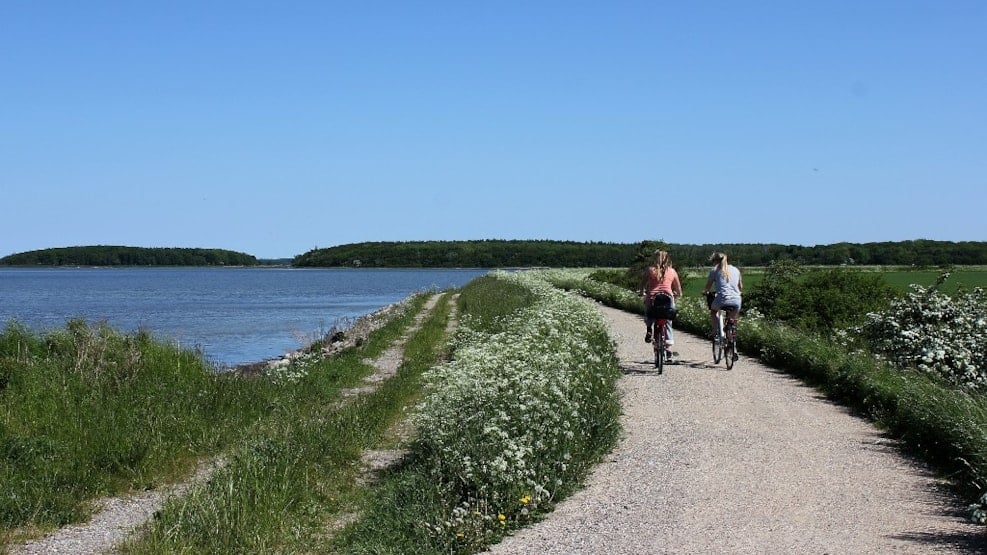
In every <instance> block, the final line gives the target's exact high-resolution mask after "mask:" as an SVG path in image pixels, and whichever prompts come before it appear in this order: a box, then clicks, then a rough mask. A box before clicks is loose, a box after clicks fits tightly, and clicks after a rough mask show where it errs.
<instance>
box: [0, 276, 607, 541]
mask: <svg viewBox="0 0 987 555" xmlns="http://www.w3.org/2000/svg"><path fill="white" fill-rule="evenodd" d="M449 298H450V296H449V295H446V296H444V297H443V299H442V300H441V301H440V302H439V304H438V306H437V308H436V309H435V310H434V311H433V312H432V313H431V314H430V315H429V317H428V318H427V319H426V320H425V322H424V323H423V325H422V326H421V328H420V330H419V331H418V332H417V333H415V334H414V335H413V336H412V337H411V338H410V339H409V340H408V342H407V343H406V346H405V355H404V360H403V362H402V364H401V367H400V369H399V371H398V374H397V376H395V377H393V378H391V379H389V380H387V381H386V382H384V383H383V384H381V385H380V387H379V388H378V389H377V390H375V391H374V392H370V393H365V394H363V395H360V396H358V397H356V398H354V399H352V400H350V401H349V402H340V401H341V397H340V391H341V389H342V388H346V387H353V386H355V385H359V383H360V381H361V379H362V377H363V376H365V375H367V374H368V373H369V372H371V371H372V369H371V368H370V367H369V366H368V365H367V363H366V362H365V361H366V360H367V359H371V358H373V357H375V356H377V355H379V354H380V353H382V352H383V350H384V349H385V348H386V347H387V346H389V345H390V344H392V343H393V342H394V341H395V340H396V339H397V337H398V336H399V335H400V334H401V333H402V332H403V331H404V330H406V329H407V327H408V326H409V325H410V322H411V319H412V317H413V316H414V314H415V313H416V312H418V311H419V310H420V307H421V306H422V302H423V299H421V298H417V299H415V300H414V302H413V303H412V305H413V306H412V307H411V308H410V309H409V310H408V311H407V312H406V313H404V314H402V315H401V316H399V317H398V318H396V319H395V320H394V321H392V322H390V323H389V324H388V325H387V326H385V327H384V328H382V329H381V330H379V331H377V332H375V333H373V334H372V335H371V337H370V339H369V340H368V341H366V342H365V343H364V344H363V345H361V346H360V347H358V348H355V349H352V350H350V351H347V352H344V353H342V354H340V355H337V356H336V357H333V358H330V359H325V360H314V361H305V360H303V361H301V362H299V363H298V365H296V366H293V367H292V368H289V369H287V370H286V371H284V372H283V373H281V374H279V375H278V376H275V377H273V379H269V378H265V377H260V378H253V379H240V378H232V377H217V376H215V375H213V373H212V369H211V368H208V367H207V366H206V365H204V364H203V363H202V361H201V359H200V358H198V357H197V356H195V355H194V354H193V353H189V352H183V351H178V350H177V349H173V348H171V347H169V346H167V345H161V344H159V343H156V342H154V341H153V340H151V338H149V337H146V336H136V337H128V336H121V335H118V334H115V333H113V332H111V331H110V330H105V329H102V328H97V329H92V328H89V327H87V326H82V325H75V326H74V328H71V329H69V330H66V331H65V332H60V333H57V334H54V335H53V336H46V337H33V336H31V335H30V334H26V333H25V332H24V331H23V330H17V329H14V330H8V331H7V332H6V334H5V335H4V336H3V340H2V349H3V350H2V351H0V361H2V362H0V364H2V366H0V368H2V369H3V376H4V377H5V379H6V380H7V381H6V382H4V386H3V393H2V394H0V395H2V397H0V410H2V412H0V423H2V425H3V428H2V429H0V432H2V436H0V439H2V444H3V446H4V451H3V453H2V455H3V457H4V458H3V459H2V464H3V471H4V472H3V474H2V475H0V479H2V480H3V483H2V484H0V486H2V488H3V490H4V491H8V492H13V493H11V494H10V495H8V496H7V498H6V504H5V505H4V508H3V510H4V512H3V514H2V518H3V519H4V521H3V526H4V528H3V530H4V538H5V541H6V542H10V541H11V539H12V538H11V535H12V534H13V535H14V536H20V537H23V536H24V535H25V534H30V533H32V530H39V529H45V528H50V527H54V526H59V525H62V524H64V523H66V522H71V521H77V520H79V519H81V518H83V517H84V515H85V509H84V507H85V500H87V499H90V498H92V497H94V496H98V495H104V494H112V493H117V492H122V491H126V490H128V489H133V488H142V487H146V486H155V485H159V484H162V483H165V482H167V481H169V480H171V479H174V478H177V477H180V476H183V475H185V474H187V473H188V472H189V471H190V469H191V468H192V467H193V466H194V464H195V462H196V461H197V460H199V459H200V458H201V457H206V456H211V455H217V454H222V458H223V459H224V460H225V461H226V464H225V465H224V466H222V467H221V468H219V469H218V470H217V471H216V472H215V473H214V474H213V476H212V477H211V478H210V479H209V481H208V482H207V483H204V484H201V485H199V486H196V487H193V488H192V489H191V490H190V491H189V493H188V494H187V495H185V496H184V497H182V498H177V499H173V500H172V501H171V502H169V504H168V505H167V506H166V507H165V508H164V509H163V510H162V511H160V513H159V514H158V515H157V518H156V519H155V520H154V521H153V522H152V523H151V525H150V526H149V528H148V530H147V531H146V533H145V534H144V535H143V537H142V538H140V539H139V540H136V541H135V542H134V543H131V544H129V545H128V546H125V551H127V552H130V553H174V552H195V553H221V552H222V553H229V552H311V551H326V550H330V549H331V550H335V551H339V552H368V551H373V552H401V553H407V552H423V553H445V552H450V551H452V552H470V551H474V550H476V549H478V548H479V547H481V546H483V545H487V544H488V543H490V542H491V541H494V540H495V539H496V538H498V537H499V536H500V535H501V534H503V533H505V532H506V531H507V530H510V529H511V528H513V527H516V526H520V525H523V524H524V523H526V522H529V521H531V520H532V519H535V518H537V516H538V515H539V514H541V513H542V512H544V511H546V510H549V509H550V508H551V507H552V505H553V504H554V502H556V501H557V500H558V499H560V498H562V497H564V496H565V495H567V494H568V493H569V492H571V491H573V490H575V489H576V487H578V483H579V482H580V481H581V480H582V479H583V477H584V476H585V473H586V471H587V470H588V468H589V467H590V466H591V465H592V464H593V462H595V461H596V460H598V458H599V457H600V456H601V455H602V453H603V452H605V451H607V450H608V449H609V448H610V446H612V445H613V443H614V442H615V441H616V434H617V431H618V430H617V427H618V425H619V424H618V415H619V407H618V403H617V398H616V393H615V388H614V385H615V382H616V377H617V376H618V374H619V372H618V370H617V365H616V358H615V355H614V353H613V347H612V344H611V343H610V342H609V339H608V338H607V336H606V331H605V326H604V324H603V322H602V319H601V318H600V317H599V315H598V314H597V313H596V312H595V311H594V310H593V308H592V306H591V305H590V303H588V302H587V301H583V300H580V299H576V298H573V297H571V296H569V295H565V294H563V293H561V292H559V291H557V290H555V289H553V288H552V287H550V286H548V285H547V284H545V283H544V282H540V281H537V280H534V281H533V280H529V279H526V278H521V277H512V276H508V275H506V274H504V275H500V276H498V277H487V278H481V279H480V280H477V281H475V282H474V283H472V284H470V285H469V286H467V287H466V288H464V290H463V292H462V296H461V297H460V311H461V316H460V318H461V324H460V327H459V332H457V334H456V337H455V340H454V341H453V342H452V343H451V347H450V344H449V343H448V342H447V339H448V338H447V336H446V325H447V322H448V319H449V318H450V312H451V306H450V303H449V302H448V301H449ZM449 348H451V349H452V355H453V358H452V360H451V361H450V362H447V363H445V364H440V365H438V366H436V361H438V360H443V359H445V358H446V357H447V356H448V354H449V352H448V349H449ZM423 376H424V377H423ZM419 401H421V403H420V408H419V409H418V410H415V411H413V412H414V419H413V423H414V425H415V426H416V427H417V429H419V430H422V433H421V434H420V436H419V437H418V439H417V440H414V441H412V442H411V443H410V444H408V443H406V442H404V440H402V439H401V437H400V436H396V435H394V433H393V432H394V430H395V426H397V425H398V424H399V423H400V422H402V421H404V420H406V419H407V416H408V412H406V409H409V407H411V406H412V405H415V404H416V403H418V402H419ZM59 407H70V408H66V409H63V408H59ZM397 446H402V447H406V448H408V449H410V454H409V455H408V456H407V457H405V459H404V462H403V463H402V464H400V465H399V466H397V467H396V468H394V469H393V470H391V471H388V472H386V473H385V474H384V475H383V476H382V477H381V479H380V481H376V482H370V483H367V482H365V481H363V480H362V479H361V478H362V473H361V464H360V456H361V453H362V452H365V451H366V450H370V449H381V448H391V447H397ZM36 469H45V470H42V471H41V472H34V473H33V474H32V470H36ZM18 488H20V489H18ZM67 493H70V494H71V495H68V494H67Z"/></svg>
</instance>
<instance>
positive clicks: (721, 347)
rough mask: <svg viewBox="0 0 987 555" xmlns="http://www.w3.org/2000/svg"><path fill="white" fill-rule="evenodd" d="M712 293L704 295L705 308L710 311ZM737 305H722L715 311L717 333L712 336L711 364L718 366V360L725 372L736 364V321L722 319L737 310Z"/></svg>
mask: <svg viewBox="0 0 987 555" xmlns="http://www.w3.org/2000/svg"><path fill="white" fill-rule="evenodd" d="M715 296H716V295H715V294H714V293H712V292H710V293H707V294H706V307H707V308H709V309H710V310H712V305H713V298H714V297H715ZM738 309H739V307H738V306H737V305H723V306H722V307H720V309H719V310H717V311H716V320H717V331H716V334H715V335H714V336H713V340H712V346H713V364H719V363H720V359H722V360H723V362H724V364H726V367H727V370H732V369H733V364H734V363H735V362H737V358H738V355H737V319H736V318H729V317H724V313H726V312H732V311H734V310H738Z"/></svg>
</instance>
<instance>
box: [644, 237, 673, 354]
mask: <svg viewBox="0 0 987 555" xmlns="http://www.w3.org/2000/svg"><path fill="white" fill-rule="evenodd" d="M638 293H639V294H640V295H643V296H644V323H645V325H647V327H648V331H647V333H645V335H644V341H645V343H651V328H652V326H653V325H654V323H655V320H656V319H657V318H655V317H654V313H653V312H652V306H653V305H652V303H653V302H654V299H655V297H656V296H657V295H667V296H668V297H669V300H670V302H671V307H672V308H675V297H681V296H682V283H681V282H680V281H679V274H678V272H676V271H675V268H673V267H672V257H671V256H669V254H668V251H663V250H660V249H659V250H656V251H655V252H654V254H652V258H651V263H650V264H649V265H648V267H647V268H645V269H644V276H643V277H642V278H641V285H640V287H639V288H638ZM665 330H666V333H665V335H666V337H667V338H668V339H667V341H666V342H665V345H666V347H667V348H666V351H665V358H666V359H671V356H672V352H671V350H670V348H671V346H672V345H673V344H674V343H675V339H674V337H673V336H672V321H671V320H666V321H665Z"/></svg>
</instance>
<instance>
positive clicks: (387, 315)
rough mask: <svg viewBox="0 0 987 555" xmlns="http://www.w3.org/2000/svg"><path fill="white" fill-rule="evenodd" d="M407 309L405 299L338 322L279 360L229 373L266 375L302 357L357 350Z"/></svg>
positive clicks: (256, 364)
mask: <svg viewBox="0 0 987 555" xmlns="http://www.w3.org/2000/svg"><path fill="white" fill-rule="evenodd" d="M406 307H407V299H406V300H403V301H400V302H397V303H393V304H389V305H387V306H385V307H383V308H380V309H377V310H375V311H373V312H371V313H370V314H365V315H363V316H360V317H358V318H355V319H354V318H343V319H340V320H338V321H337V322H335V323H334V324H333V325H332V327H330V328H329V331H327V332H326V333H325V335H323V337H322V338H321V339H319V340H317V341H315V342H313V343H312V344H310V345H307V346H305V347H303V348H301V349H298V350H295V351H290V352H288V353H285V354H284V355H281V356H280V357H278V358H274V359H268V360H262V361H259V362H249V363H244V364H238V365H236V366H234V367H233V368H232V369H231V370H230V373H231V374H232V375H235V376H244V377H250V376H259V375H267V374H269V373H271V372H276V371H278V370H279V369H283V368H285V367H287V366H288V365H290V364H291V362H292V361H293V360H295V359H297V358H299V357H302V356H312V355H317V356H319V357H321V358H327V357H331V356H333V355H335V354H337V353H339V352H340V351H343V350H345V349H349V348H351V347H358V346H359V345H361V344H363V342H364V341H366V339H367V337H369V336H370V334H371V333H373V332H374V331H375V330H377V329H380V328H381V327H383V326H384V325H385V324H387V323H388V322H390V321H391V320H392V319H393V318H394V317H395V316H397V315H398V314H400V313H401V312H402V311H403V310H404V309H405V308H406Z"/></svg>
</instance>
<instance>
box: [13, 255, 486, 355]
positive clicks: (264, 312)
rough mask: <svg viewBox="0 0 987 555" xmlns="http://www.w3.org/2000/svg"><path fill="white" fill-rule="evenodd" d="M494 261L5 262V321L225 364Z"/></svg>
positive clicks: (453, 281) (462, 279)
mask: <svg viewBox="0 0 987 555" xmlns="http://www.w3.org/2000/svg"><path fill="white" fill-rule="evenodd" d="M486 272H487V270H381V269H374V270H340V269H287V268H43V269H34V268H30V269H28V268H3V269H0V325H2V324H4V323H6V322H9V321H11V320H16V321H18V322H20V323H22V324H24V325H26V326H28V327H30V328H32V329H34V330H37V331H45V330H49V329H53V328H58V327H62V326H64V324H65V322H66V321H67V320H70V319H73V318H82V319H85V320H87V321H90V322H106V323H108V324H109V325H110V326H111V327H113V328H114V329H117V330H120V331H123V332H133V331H136V330H138V329H146V330H148V331H149V332H151V333H152V334H153V335H154V336H155V337H157V338H159V339H164V340H168V341H173V342H177V343H178V344H180V345H181V346H183V347H196V348H199V349H201V350H202V351H203V352H204V353H205V355H206V357H207V358H208V359H209V360H210V361H212V362H214V363H216V364H218V365H220V366H234V365H237V364H241V363H247V362H257V361H261V360H266V359H271V358H276V357H278V356H281V355H282V354H284V353H286V352H288V351H292V350H295V349H298V348H300V347H303V346H305V345H306V344H308V343H310V342H311V341H313V340H314V339H316V338H318V337H320V336H321V335H322V334H323V333H324V332H326V331H327V330H329V329H330V328H331V327H332V326H333V325H334V324H337V323H340V322H341V321H345V320H347V319H351V318H356V317H359V316H362V315H364V314H369V313H371V312H373V311H375V310H377V309H379V308H381V307H384V306H386V305H388V304H391V303H394V302H397V301H400V300H402V299H404V298H406V297H408V296H409V295H411V294H413V293H415V292H418V291H422V290H426V289H440V290H441V289H447V288H451V287H460V286H462V285H465V284H466V283H468V282H469V281H471V280H472V279H474V278H476V277H478V276H481V275H483V274H485V273H486Z"/></svg>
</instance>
